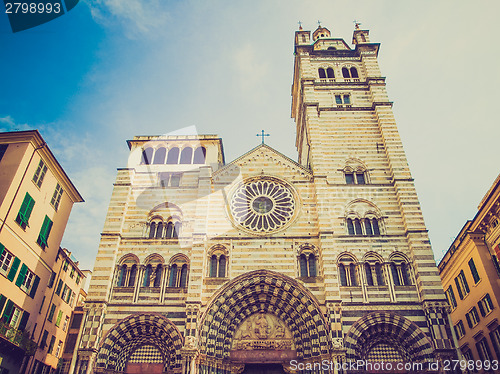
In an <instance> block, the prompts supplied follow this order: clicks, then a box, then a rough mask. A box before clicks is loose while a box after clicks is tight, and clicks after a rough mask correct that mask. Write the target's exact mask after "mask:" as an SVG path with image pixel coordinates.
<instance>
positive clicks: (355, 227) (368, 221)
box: [346, 218, 380, 236]
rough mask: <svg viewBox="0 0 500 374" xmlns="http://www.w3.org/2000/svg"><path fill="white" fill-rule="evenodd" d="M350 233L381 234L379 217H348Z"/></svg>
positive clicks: (348, 231) (348, 230) (357, 234)
mask: <svg viewBox="0 0 500 374" xmlns="http://www.w3.org/2000/svg"><path fill="white" fill-rule="evenodd" d="M346 223H347V233H348V235H356V236H359V235H365V236H380V227H379V223H378V220H377V218H363V219H361V220H360V219H359V218H355V219H351V218H347V220H346Z"/></svg>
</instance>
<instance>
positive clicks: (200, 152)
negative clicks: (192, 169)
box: [193, 147, 207, 164]
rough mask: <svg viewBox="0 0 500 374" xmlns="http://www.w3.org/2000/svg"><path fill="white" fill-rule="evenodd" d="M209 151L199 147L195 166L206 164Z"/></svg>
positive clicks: (195, 155)
mask: <svg viewBox="0 0 500 374" xmlns="http://www.w3.org/2000/svg"><path fill="white" fill-rule="evenodd" d="M206 154H207V150H206V149H205V147H198V148H196V150H195V151H194V156H193V164H204V163H205V157H206Z"/></svg>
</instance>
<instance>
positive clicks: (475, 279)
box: [469, 258, 481, 284]
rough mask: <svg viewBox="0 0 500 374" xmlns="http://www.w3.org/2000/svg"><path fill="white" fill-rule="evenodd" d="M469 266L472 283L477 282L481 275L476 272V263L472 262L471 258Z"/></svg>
mask: <svg viewBox="0 0 500 374" xmlns="http://www.w3.org/2000/svg"><path fill="white" fill-rule="evenodd" d="M469 268H470V272H471V274H472V278H473V279H474V283H475V284H477V283H478V282H479V281H480V280H481V277H480V276H479V274H478V272H477V269H476V264H474V260H473V259H472V258H471V259H470V260H469Z"/></svg>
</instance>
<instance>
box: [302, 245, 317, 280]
mask: <svg viewBox="0 0 500 374" xmlns="http://www.w3.org/2000/svg"><path fill="white" fill-rule="evenodd" d="M299 269H300V276H301V277H315V276H317V270H316V269H317V266H316V256H315V255H314V253H311V252H309V251H307V252H305V253H302V254H301V255H300V256H299Z"/></svg>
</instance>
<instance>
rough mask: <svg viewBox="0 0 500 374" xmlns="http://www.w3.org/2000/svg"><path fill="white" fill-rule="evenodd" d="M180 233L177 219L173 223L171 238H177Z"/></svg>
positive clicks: (179, 224)
mask: <svg viewBox="0 0 500 374" xmlns="http://www.w3.org/2000/svg"><path fill="white" fill-rule="evenodd" d="M180 233H181V223H180V222H179V221H177V222H176V223H175V224H174V232H173V236H172V237H173V238H178V237H179V234H180Z"/></svg>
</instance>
